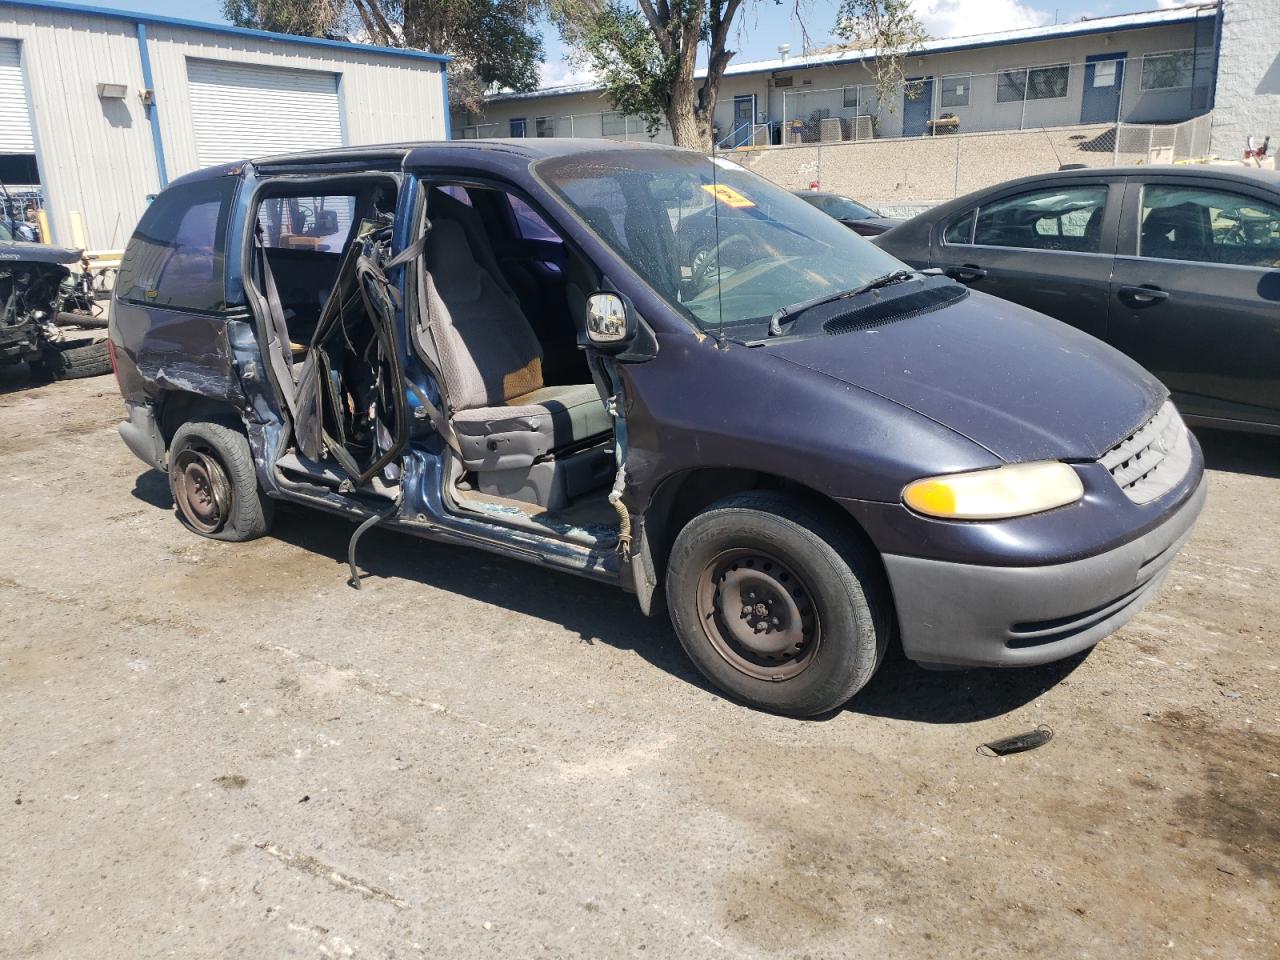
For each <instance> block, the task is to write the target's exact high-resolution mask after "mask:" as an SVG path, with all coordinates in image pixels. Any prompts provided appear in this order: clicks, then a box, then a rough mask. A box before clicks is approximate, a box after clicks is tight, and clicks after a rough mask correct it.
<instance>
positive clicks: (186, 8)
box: [88, 0, 1181, 86]
mask: <svg viewBox="0 0 1280 960" xmlns="http://www.w3.org/2000/svg"><path fill="white" fill-rule="evenodd" d="M88 2H90V3H93V4H94V5H96V6H105V7H111V8H113V9H118V10H127V11H140V12H144V13H154V14H160V15H162V16H170V17H182V18H185V19H189V20H207V21H211V22H213V23H225V22H226V18H224V17H223V16H222V4H221V2H220V0H88ZM1180 2H1181V0H914V3H913V4H912V5H913V7H914V8H915V11H916V15H917V16H918V17H920V19H921V21H922V22H923V23H924V26H925V29H926V31H927V32H928V33H929V35H930V36H931V37H936V38H939V39H941V38H946V37H959V36H966V35H969V34H974V33H986V32H989V31H993V30H1015V29H1017V28H1019V27H1035V26H1041V25H1044V24H1051V23H1055V22H1057V23H1069V22H1071V21H1073V20H1079V19H1080V18H1081V17H1105V16H1112V15H1115V14H1119V13H1133V12H1135V11H1138V10H1151V9H1155V8H1157V7H1160V8H1164V7H1173V6H1179V5H1180ZM802 3H803V7H802V9H803V10H804V23H805V25H806V26H807V28H808V33H809V37H810V40H811V42H813V43H814V44H817V45H819V46H820V45H822V44H823V43H826V42H829V41H830V38H831V27H832V25H833V23H834V21H835V11H836V8H837V6H838V0H802ZM793 6H794V4H793V3H792V0H782V2H781V3H775V2H774V0H751V2H748V3H746V4H744V5H743V13H742V14H741V15H740V18H739V24H738V27H737V31H736V33H735V35H734V36H733V37H732V38H731V42H730V47H731V49H733V50H735V51H737V55H736V56H735V57H734V62H738V63H741V62H743V61H750V60H769V59H772V58H773V57H776V56H777V55H778V45H779V44H781V43H790V44H791V55H792V56H796V55H798V54H799V53H800V52H801V45H802V41H803V33H804V31H802V29H801V26H800V23H799V21H798V20H797V19H796V18H795V17H794V15H793ZM543 37H544V41H545V46H546V53H547V59H546V63H544V64H543V66H542V83H543V85H544V86H553V85H556V84H563V83H577V82H581V81H583V80H590V79H591V77H590V75H589V74H588V73H586V72H585V71H583V70H582V69H580V68H579V67H578V66H576V65H575V64H574V63H573V62H572V61H571V60H570V58H569V56H568V51H567V50H566V48H565V46H564V44H562V43H561V42H560V37H559V35H558V34H557V33H556V31H555V28H553V27H551V26H550V25H548V26H546V27H545V29H544V31H543Z"/></svg>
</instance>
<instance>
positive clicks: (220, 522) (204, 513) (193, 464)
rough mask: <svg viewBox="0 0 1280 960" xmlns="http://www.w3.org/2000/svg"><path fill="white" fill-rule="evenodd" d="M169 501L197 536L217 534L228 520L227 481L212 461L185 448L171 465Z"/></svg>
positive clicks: (230, 499) (228, 499)
mask: <svg viewBox="0 0 1280 960" xmlns="http://www.w3.org/2000/svg"><path fill="white" fill-rule="evenodd" d="M173 498H174V500H176V501H177V503H178V509H179V510H180V511H181V512H182V516H183V518H184V519H185V520H186V521H187V523H189V524H190V525H191V526H192V527H193V528H194V529H196V530H197V531H199V532H200V533H217V532H218V531H219V530H221V529H222V528H223V527H224V526H226V523H227V520H228V519H229V518H230V516H231V509H232V498H231V481H230V480H228V479H227V474H226V471H225V470H223V469H222V464H220V463H219V462H218V460H217V458H216V457H214V456H213V455H212V454H211V453H209V452H207V451H205V450H200V449H197V448H195V447H188V448H187V449H186V450H183V451H182V452H181V453H179V454H178V455H177V456H176V457H175V458H174V461H173Z"/></svg>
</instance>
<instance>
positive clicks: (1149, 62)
mask: <svg viewBox="0 0 1280 960" xmlns="http://www.w3.org/2000/svg"><path fill="white" fill-rule="evenodd" d="M1194 72H1195V54H1194V53H1192V51H1190V50H1174V51H1172V52H1170V53H1144V54H1143V55H1142V89H1143V90H1178V89H1182V88H1184V87H1189V86H1191V78H1192V75H1193V74H1194Z"/></svg>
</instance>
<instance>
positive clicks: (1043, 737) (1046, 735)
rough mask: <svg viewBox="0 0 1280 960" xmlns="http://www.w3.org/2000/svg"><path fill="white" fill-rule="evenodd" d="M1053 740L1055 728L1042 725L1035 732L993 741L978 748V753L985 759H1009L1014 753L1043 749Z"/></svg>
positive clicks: (1031, 731) (1029, 731)
mask: <svg viewBox="0 0 1280 960" xmlns="http://www.w3.org/2000/svg"><path fill="white" fill-rule="evenodd" d="M1052 739H1053V728H1052V727H1050V726H1049V725H1048V724H1047V723H1042V724H1040V725H1039V726H1038V727H1036V728H1035V729H1034V730H1028V731H1027V732H1026V733H1015V734H1014V735H1013V736H1011V737H1002V738H1001V739H999V740H992V741H990V742H988V743H984V744H982V745H981V746H979V747H978V753H980V754H981V755H982V756H984V757H1007V756H1009V755H1010V754H1012V753H1025V752H1026V751H1028V750H1034V749H1036V747H1043V746H1044V745H1045V744H1046V743H1048V742H1049V741H1050V740H1052Z"/></svg>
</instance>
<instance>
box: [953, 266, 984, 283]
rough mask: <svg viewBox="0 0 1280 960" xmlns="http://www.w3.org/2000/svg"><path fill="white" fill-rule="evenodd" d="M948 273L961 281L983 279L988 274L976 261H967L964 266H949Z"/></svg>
mask: <svg viewBox="0 0 1280 960" xmlns="http://www.w3.org/2000/svg"><path fill="white" fill-rule="evenodd" d="M946 273H947V276H948V277H950V278H951V279H952V280H959V281H960V282H961V283H968V282H970V281H971V280H981V279H982V278H983V277H985V276H986V275H987V271H986V270H984V269H983V268H982V267H980V266H978V265H977V264H976V263H966V264H965V265H964V266H962V267H947V270H946Z"/></svg>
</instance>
